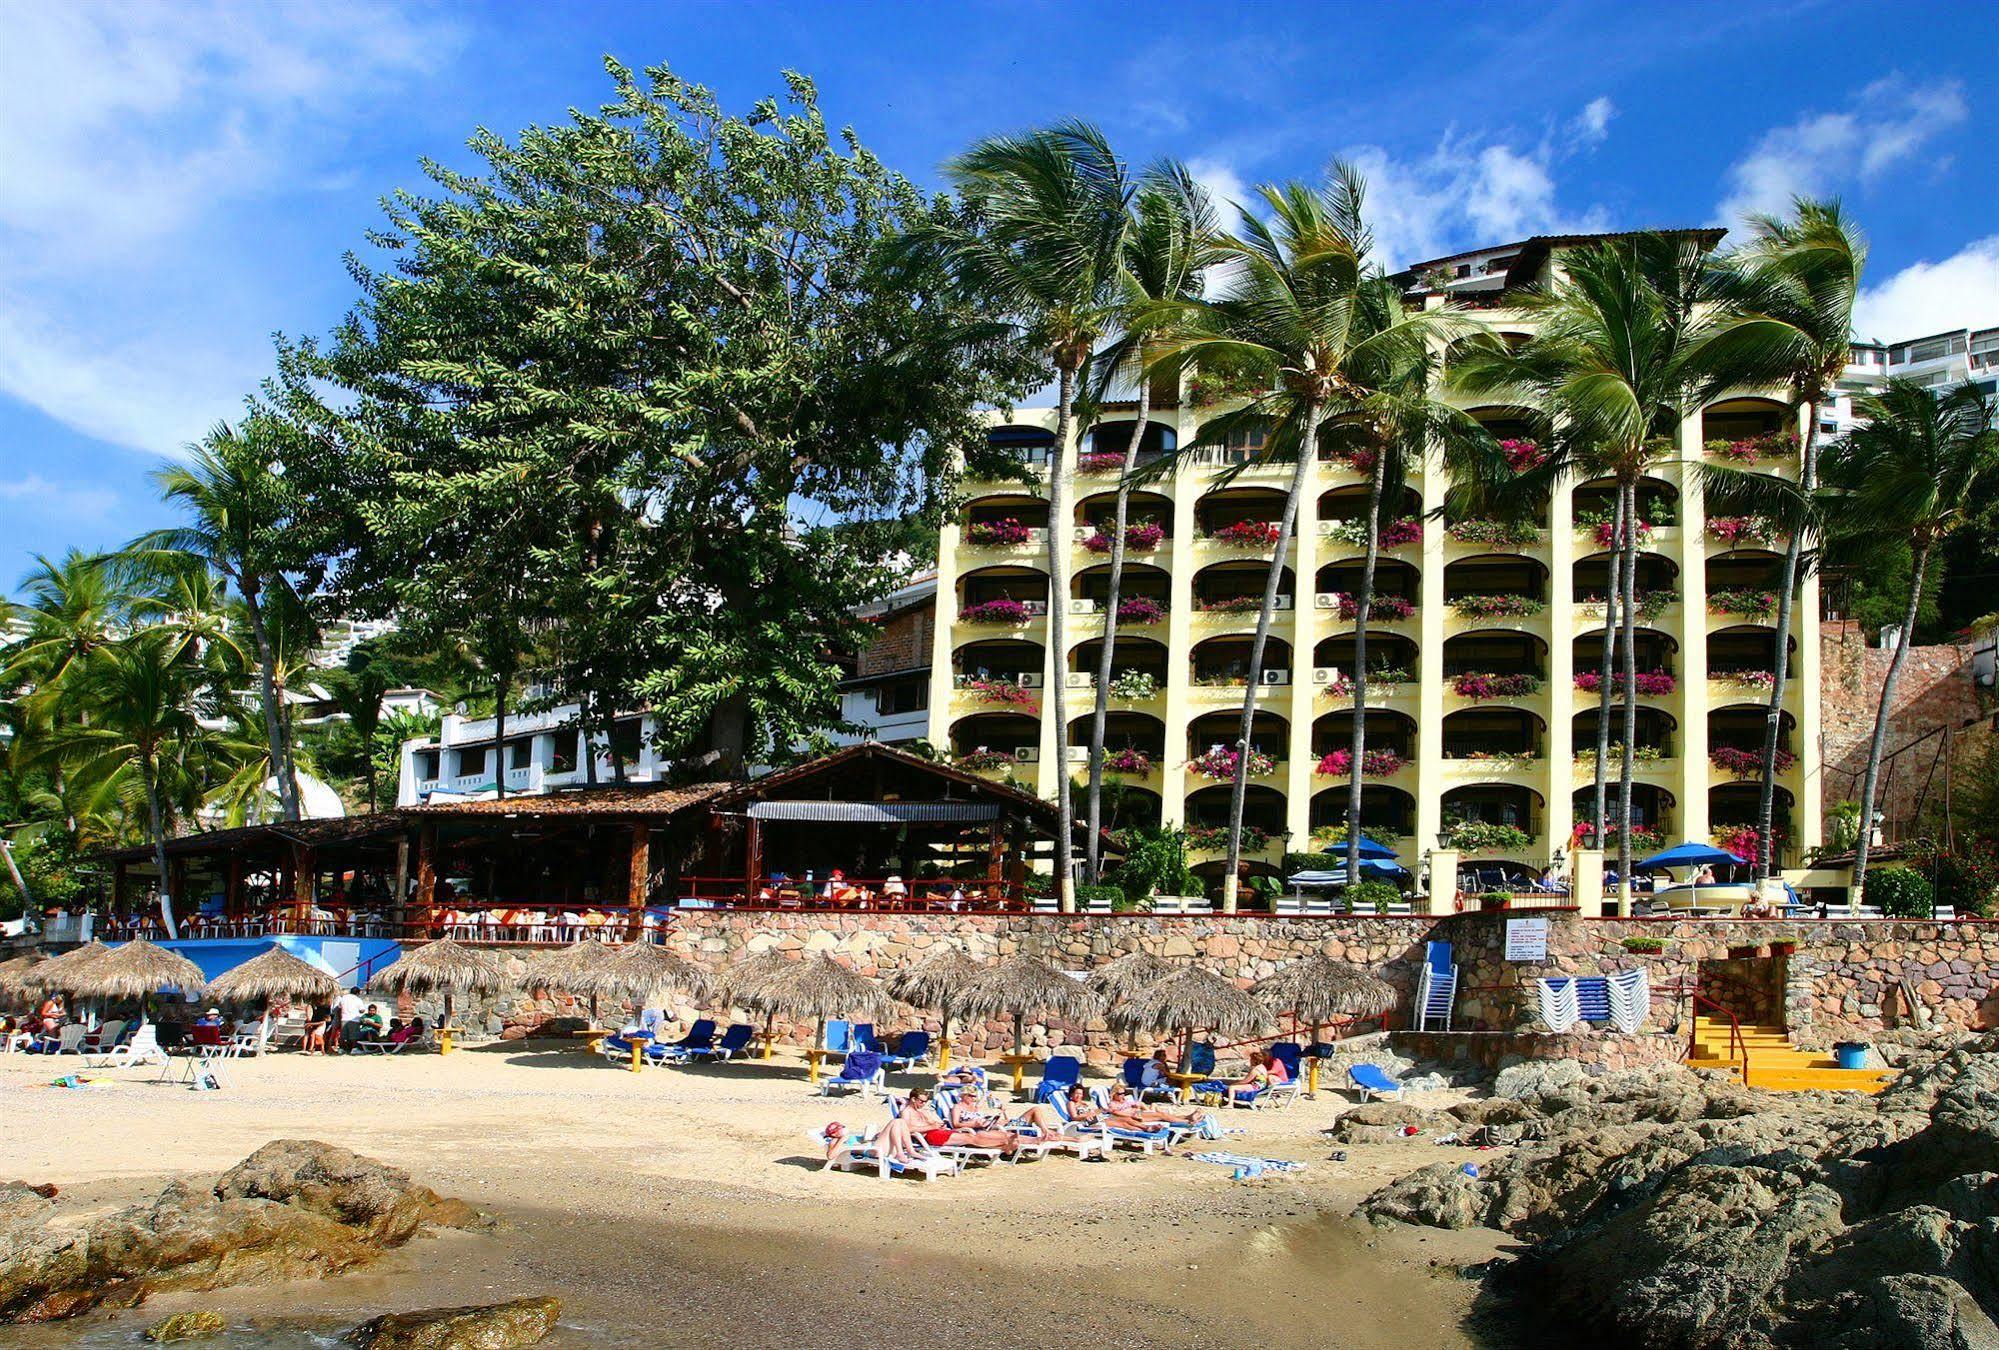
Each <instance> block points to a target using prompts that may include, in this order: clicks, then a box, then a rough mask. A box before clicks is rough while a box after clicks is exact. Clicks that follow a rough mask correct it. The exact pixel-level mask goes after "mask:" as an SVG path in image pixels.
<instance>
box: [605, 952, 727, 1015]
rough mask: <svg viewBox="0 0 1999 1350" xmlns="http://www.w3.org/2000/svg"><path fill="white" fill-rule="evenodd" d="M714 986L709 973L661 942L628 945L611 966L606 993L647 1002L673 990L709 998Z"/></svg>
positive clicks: (691, 995) (697, 997)
mask: <svg viewBox="0 0 1999 1350" xmlns="http://www.w3.org/2000/svg"><path fill="white" fill-rule="evenodd" d="M712 985H713V981H712V980H711V979H710V978H709V976H708V972H707V971H705V970H703V969H702V968H701V967H700V966H697V965H695V964H694V963H693V962H692V961H689V960H688V959H687V958H686V957H684V956H676V955H675V954H674V953H672V952H670V951H668V950H667V949H666V948H665V947H662V946H661V945H660V944H659V943H657V942H627V943H626V944H624V946H623V947H622V948H620V949H619V950H618V953H617V955H616V957H615V958H614V959H613V961H612V963H611V970H610V976H609V978H608V981H607V983H606V987H605V992H606V993H611V994H618V995H622V996H623V997H626V998H630V999H635V1000H637V1001H639V1002H641V1003H644V1002H647V1001H649V1000H651V999H652V998H654V997H655V996H657V995H660V994H664V993H668V992H671V991H678V992H680V993H683V994H686V995H687V996H688V997H689V998H695V999H701V998H706V997H707V996H708V994H709V992H710V989H711V986H712Z"/></svg>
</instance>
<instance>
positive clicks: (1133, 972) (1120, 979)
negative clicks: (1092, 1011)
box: [1086, 952, 1179, 1003]
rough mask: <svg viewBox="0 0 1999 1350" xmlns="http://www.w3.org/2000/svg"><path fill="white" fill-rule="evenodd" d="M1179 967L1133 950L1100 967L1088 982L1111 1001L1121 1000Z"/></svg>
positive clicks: (1162, 959)
mask: <svg viewBox="0 0 1999 1350" xmlns="http://www.w3.org/2000/svg"><path fill="white" fill-rule="evenodd" d="M1178 969H1179V967H1178V966H1176V965H1175V964H1174V963H1173V962H1171V961H1168V960H1167V959H1166V958H1165V957H1163V956H1154V955H1153V954H1152V953H1151V952H1132V953H1130V954H1129V955H1125V956H1120V957H1118V958H1117V960H1115V961H1110V962H1107V963H1105V964H1104V965H1101V966H1098V967H1097V968H1096V969H1095V970H1093V971H1091V972H1090V977H1089V979H1088V980H1087V981H1086V983H1087V984H1088V985H1089V986H1090V988H1092V989H1094V990H1096V991H1097V992H1098V993H1099V994H1101V995H1103V997H1104V1000H1105V1001H1106V1002H1109V1003H1122V1002H1123V1001H1124V1000H1125V999H1127V998H1130V997H1131V996H1132V995H1133V994H1135V993H1137V992H1138V991H1139V990H1141V989H1143V988H1145V987H1146V986H1147V985H1150V984H1157V983H1158V982H1159V981H1160V980H1163V979H1165V978H1166V977H1167V976H1168V975H1171V974H1172V973H1173V972H1174V971H1176V970H1178Z"/></svg>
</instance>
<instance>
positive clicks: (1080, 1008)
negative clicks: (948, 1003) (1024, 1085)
mask: <svg viewBox="0 0 1999 1350" xmlns="http://www.w3.org/2000/svg"><path fill="white" fill-rule="evenodd" d="M1103 1006H1104V1001H1103V999H1102V998H1101V997H1099V996H1098V994H1097V992H1096V991H1095V990H1093V989H1091V988H1090V987H1089V986H1088V985H1086V984H1084V983H1083V982H1082V981H1081V980H1072V979H1070V978H1069V977H1068V976H1067V975H1064V974H1063V973H1062V972H1061V971H1059V970H1057V969H1055V967H1053V966H1051V965H1049V964H1048V963H1047V962H1046V961H1038V960H1036V959H1035V958H1034V957H1032V956H1026V955H1021V956H1015V957H1011V958H1009V959H1007V960H1005V961H1001V962H1000V963H999V964H998V965H993V966H987V967H986V968H985V969H984V970H982V971H980V972H979V974H978V975H977V976H976V977H975V978H974V979H972V980H971V981H969V982H968V983H967V984H966V986H965V997H964V1003H963V1010H964V1013H965V1015H966V1016H967V1017H1011V1018H1013V1054H1012V1055H1011V1056H1010V1060H1011V1063H1012V1064H1013V1090H1014V1091H1015V1092H1018V1091H1020V1082H1021V1070H1022V1068H1023V1067H1024V1066H1025V1065H1026V1063H1027V1019H1028V1017H1029V1015H1030V1014H1031V1015H1033V1016H1037V1017H1066V1018H1069V1019H1071V1020H1076V1021H1080V1020H1082V1019H1084V1018H1087V1017H1090V1016H1093V1015H1094V1014H1096V1013H1098V1012H1101V1011H1102V1010H1103Z"/></svg>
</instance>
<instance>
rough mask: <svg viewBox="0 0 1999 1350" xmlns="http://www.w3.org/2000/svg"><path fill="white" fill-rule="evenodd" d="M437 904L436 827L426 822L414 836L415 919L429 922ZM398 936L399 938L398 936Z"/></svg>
mask: <svg viewBox="0 0 1999 1350" xmlns="http://www.w3.org/2000/svg"><path fill="white" fill-rule="evenodd" d="M436 904H437V826H436V825H435V824H434V823H433V822H431V821H428V820H426V821H425V822H424V823H423V824H422V825H420V826H418V827H417V834H416V917H417V919H418V921H420V922H426V923H427V922H428V921H429V920H430V912H431V910H432V909H433V908H434V907H435V906H436ZM398 936H401V935H400V934H398Z"/></svg>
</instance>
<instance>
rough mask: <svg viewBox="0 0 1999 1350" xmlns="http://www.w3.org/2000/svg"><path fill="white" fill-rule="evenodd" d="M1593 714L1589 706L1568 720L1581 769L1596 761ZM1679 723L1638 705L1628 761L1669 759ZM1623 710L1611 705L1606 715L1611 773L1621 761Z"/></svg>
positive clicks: (1642, 761) (1668, 716)
mask: <svg viewBox="0 0 1999 1350" xmlns="http://www.w3.org/2000/svg"><path fill="white" fill-rule="evenodd" d="M1596 715H1597V709H1596V708H1595V707H1594V706H1591V707H1589V708H1587V709H1585V710H1583V711H1582V712H1579V713H1577V714H1576V715H1575V716H1574V717H1573V718H1571V719H1570V721H1569V739H1570V743H1571V744H1572V746H1573V747H1574V749H1575V754H1576V759H1577V760H1579V761H1580V762H1581V763H1582V766H1583V767H1584V768H1585V769H1588V768H1592V767H1593V764H1592V761H1594V760H1595V758H1596ZM1679 725H1680V724H1679V722H1678V721H1676V720H1675V719H1674V718H1673V716H1672V714H1670V713H1667V712H1663V711H1661V710H1660V709H1658V708H1653V707H1648V706H1646V705H1643V704H1641V705H1639V708H1638V717H1637V730H1638V735H1637V737H1636V738H1635V739H1634V740H1633V741H1632V742H1631V744H1632V758H1633V759H1635V760H1637V761H1639V762H1640V763H1655V762H1657V761H1659V760H1664V759H1672V758H1673V757H1674V756H1675V755H1676V754H1678V750H1677V749H1676V748H1675V745H1674V740H1673V733H1674V732H1675V731H1677V730H1678V729H1679ZM1623 744H1624V710H1623V708H1621V707H1616V706H1613V707H1612V709H1611V712H1610V761H1609V762H1610V768H1611V770H1612V771H1613V772H1615V771H1616V769H1617V767H1618V766H1619V765H1620V764H1621V763H1622V762H1623V752H1622V751H1621V750H1619V748H1618V747H1619V746H1621V745H1623Z"/></svg>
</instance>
